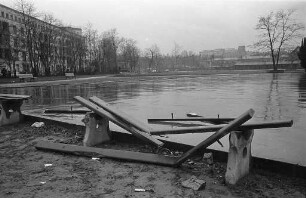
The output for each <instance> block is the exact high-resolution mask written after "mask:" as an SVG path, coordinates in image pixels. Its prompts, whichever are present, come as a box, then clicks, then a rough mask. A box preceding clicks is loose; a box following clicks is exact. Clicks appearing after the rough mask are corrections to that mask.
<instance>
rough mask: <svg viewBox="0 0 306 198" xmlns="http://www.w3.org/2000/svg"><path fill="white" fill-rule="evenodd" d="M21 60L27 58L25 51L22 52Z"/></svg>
mask: <svg viewBox="0 0 306 198" xmlns="http://www.w3.org/2000/svg"><path fill="white" fill-rule="evenodd" d="M22 60H23V61H26V60H27V55H26V53H25V52H22Z"/></svg>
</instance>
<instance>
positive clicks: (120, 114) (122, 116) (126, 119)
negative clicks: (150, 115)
mask: <svg viewBox="0 0 306 198" xmlns="http://www.w3.org/2000/svg"><path fill="white" fill-rule="evenodd" d="M89 100H90V101H91V102H93V103H95V104H96V105H98V106H100V107H101V108H103V109H104V110H106V111H108V112H110V113H111V114H113V115H115V116H117V117H119V118H120V119H122V120H124V122H127V123H129V124H131V125H133V126H134V127H135V128H137V129H139V130H141V131H144V132H147V133H150V132H151V130H152V129H151V128H150V127H149V126H148V125H146V124H144V123H142V122H140V121H139V120H136V119H134V118H133V117H132V116H130V115H128V114H126V113H124V112H122V111H120V110H119V109H117V108H116V107H113V106H111V105H110V104H108V103H106V102H104V101H103V100H101V99H100V98H98V97H96V96H93V97H90V98H89Z"/></svg>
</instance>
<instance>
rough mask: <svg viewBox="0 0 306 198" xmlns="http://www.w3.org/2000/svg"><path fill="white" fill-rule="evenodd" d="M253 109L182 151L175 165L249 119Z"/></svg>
mask: <svg viewBox="0 0 306 198" xmlns="http://www.w3.org/2000/svg"><path fill="white" fill-rule="evenodd" d="M254 113H255V112H254V110H253V109H249V110H248V111H246V112H245V113H243V114H242V115H241V116H239V117H238V118H236V119H235V120H233V121H232V122H230V123H229V124H227V125H225V126H223V127H222V128H221V129H220V130H219V131H217V132H215V133H214V134H212V135H211V136H209V137H208V138H207V139H206V140H204V141H202V142H201V143H199V144H198V145H196V146H195V147H193V148H192V149H190V150H189V151H187V152H186V153H184V154H183V155H182V156H181V157H180V158H179V159H178V160H177V162H176V165H180V164H182V163H183V162H184V161H186V160H187V159H188V158H190V157H191V156H192V155H194V154H195V152H197V151H198V150H200V149H204V148H207V147H208V146H210V145H212V144H213V143H214V142H216V141H217V140H219V139H220V138H222V137H223V136H225V135H227V134H228V133H229V132H231V131H233V130H236V129H237V128H238V127H239V126H240V125H241V124H243V123H245V122H246V121H248V120H249V119H251V118H252V117H253V115H254Z"/></svg>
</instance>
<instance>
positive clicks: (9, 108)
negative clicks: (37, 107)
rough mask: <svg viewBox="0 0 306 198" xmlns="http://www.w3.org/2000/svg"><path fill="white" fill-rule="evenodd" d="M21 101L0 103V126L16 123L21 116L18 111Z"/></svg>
mask: <svg viewBox="0 0 306 198" xmlns="http://www.w3.org/2000/svg"><path fill="white" fill-rule="evenodd" d="M21 105H22V100H18V101H0V126H3V125H8V124H14V123H18V122H20V121H21V120H22V118H23V116H22V114H21V111H20V107H21Z"/></svg>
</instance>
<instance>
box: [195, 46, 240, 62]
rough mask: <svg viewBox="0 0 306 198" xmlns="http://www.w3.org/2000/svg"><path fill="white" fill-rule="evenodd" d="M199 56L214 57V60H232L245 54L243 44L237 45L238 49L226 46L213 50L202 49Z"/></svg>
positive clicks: (204, 57)
mask: <svg viewBox="0 0 306 198" xmlns="http://www.w3.org/2000/svg"><path fill="white" fill-rule="evenodd" d="M200 56H201V58H203V59H207V60H209V59H211V60H212V59H214V60H219V59H220V60H221V59H222V60H226V59H229V60H233V59H242V58H244V57H245V56H246V51H245V46H239V47H238V49H235V48H226V49H214V50H203V51H201V52H200Z"/></svg>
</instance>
